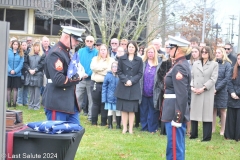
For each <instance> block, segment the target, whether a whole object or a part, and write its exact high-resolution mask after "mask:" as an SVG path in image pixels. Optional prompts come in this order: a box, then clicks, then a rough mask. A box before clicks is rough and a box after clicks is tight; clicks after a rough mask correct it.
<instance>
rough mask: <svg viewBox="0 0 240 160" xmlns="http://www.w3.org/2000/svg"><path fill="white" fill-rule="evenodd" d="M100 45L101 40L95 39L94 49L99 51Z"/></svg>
mask: <svg viewBox="0 0 240 160" xmlns="http://www.w3.org/2000/svg"><path fill="white" fill-rule="evenodd" d="M101 45H102V39H97V41H96V43H95V44H94V46H95V48H96V49H97V50H98V51H99V50H100V46H101Z"/></svg>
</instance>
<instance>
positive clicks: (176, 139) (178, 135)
mask: <svg viewBox="0 0 240 160" xmlns="http://www.w3.org/2000/svg"><path fill="white" fill-rule="evenodd" d="M165 127H166V132H167V149H166V152H167V153H166V159H167V160H184V159H185V135H186V124H185V123H182V127H179V128H176V127H172V125H171V122H166V123H165Z"/></svg>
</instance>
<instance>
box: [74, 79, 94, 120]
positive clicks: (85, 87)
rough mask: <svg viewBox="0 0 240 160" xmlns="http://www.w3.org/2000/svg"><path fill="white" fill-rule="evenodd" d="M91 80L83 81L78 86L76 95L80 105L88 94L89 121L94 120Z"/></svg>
mask: <svg viewBox="0 0 240 160" xmlns="http://www.w3.org/2000/svg"><path fill="white" fill-rule="evenodd" d="M90 85H91V80H86V79H85V80H82V81H80V82H79V83H78V84H77V85H76V95H77V101H78V104H80V105H81V104H82V102H83V101H84V96H85V95H86V94H87V97H88V120H91V118H92V96H91V89H90Z"/></svg>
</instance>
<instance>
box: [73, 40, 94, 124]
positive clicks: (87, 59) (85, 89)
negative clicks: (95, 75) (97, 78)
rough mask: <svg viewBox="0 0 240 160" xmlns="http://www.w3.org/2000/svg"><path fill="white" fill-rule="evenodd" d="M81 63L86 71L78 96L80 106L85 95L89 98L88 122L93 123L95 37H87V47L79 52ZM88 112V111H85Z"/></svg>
mask: <svg viewBox="0 0 240 160" xmlns="http://www.w3.org/2000/svg"><path fill="white" fill-rule="evenodd" d="M78 55H79V61H80V63H81V64H82V66H83V68H84V70H85V76H84V77H83V78H84V79H83V80H82V81H81V82H80V83H79V84H77V87H76V94H77V99H78V104H81V103H82V102H83V100H84V95H85V94H87V96H88V120H89V121H92V105H93V103H92V96H91V88H90V87H91V75H92V70H91V68H90V64H91V62H92V59H93V57H95V56H97V55H98V50H97V49H96V48H95V47H94V38H93V36H87V37H86V39H85V47H83V48H81V49H79V50H78ZM84 112H86V111H84Z"/></svg>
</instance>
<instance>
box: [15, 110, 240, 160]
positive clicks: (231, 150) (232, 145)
mask: <svg viewBox="0 0 240 160" xmlns="http://www.w3.org/2000/svg"><path fill="white" fill-rule="evenodd" d="M17 109H18V110H22V111H23V119H24V123H27V122H34V121H42V120H45V119H46V118H45V114H44V111H43V109H40V110H39V111H34V110H28V109H27V107H24V106H22V107H17ZM80 119H81V125H82V126H83V127H84V128H85V130H86V131H85V134H84V136H83V138H82V141H81V143H80V145H79V148H78V150H77V153H76V156H75V160H118V159H129V160H155V159H156V160H157V159H166V156H165V152H166V136H162V135H159V133H157V134H151V133H148V132H141V131H140V128H138V129H136V128H135V129H134V134H133V135H130V134H124V135H123V134H122V133H121V130H116V129H113V130H109V129H108V128H107V127H101V126H91V124H90V122H89V121H88V120H87V117H85V116H83V115H81V116H80ZM113 125H114V127H115V126H116V124H113ZM219 129H220V127H219V126H217V127H216V133H214V134H213V136H212V140H211V141H210V142H201V138H202V129H201V125H200V126H199V138H198V139H195V140H189V139H188V138H187V137H186V160H238V159H240V152H239V151H240V142H236V141H233V140H225V139H224V138H223V136H220V135H219Z"/></svg>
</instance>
